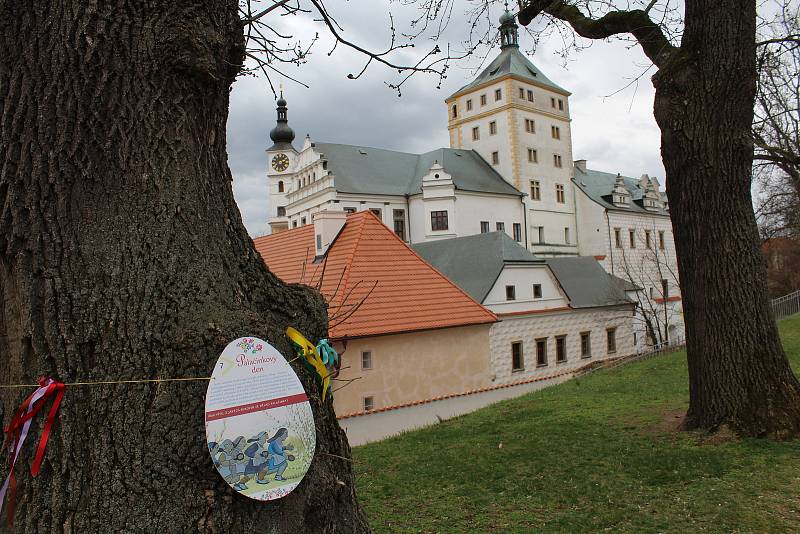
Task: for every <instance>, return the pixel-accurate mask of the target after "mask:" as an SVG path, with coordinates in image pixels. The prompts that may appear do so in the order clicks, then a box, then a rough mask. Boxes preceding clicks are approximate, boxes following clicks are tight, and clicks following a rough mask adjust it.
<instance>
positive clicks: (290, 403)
mask: <svg viewBox="0 0 800 534" xmlns="http://www.w3.org/2000/svg"><path fill="white" fill-rule="evenodd" d="M205 416H206V440H207V441H208V450H209V452H210V453H211V458H212V460H213V462H214V465H215V466H216V468H217V471H219V474H220V475H221V476H222V478H224V479H225V481H226V482H227V483H228V484H230V486H231V487H232V488H233V489H235V490H236V491H238V492H239V493H241V494H242V495H246V496H247V497H250V498H252V499H258V500H261V501H268V500H272V499H279V498H281V497H283V496H285V495H287V494H288V493H289V492H290V491H292V490H293V489H294V488H295V487H297V485H298V484H299V483H300V481H301V480H302V479H303V477H304V476H305V474H306V472H307V471H308V468H309V466H310V465H311V460H312V458H313V457H314V450H315V449H316V445H317V435H316V430H315V428H314V415H313V413H312V412H311V406H310V404H309V403H308V397H307V396H306V392H305V390H304V389H303V385H302V384H301V383H300V379H299V378H297V374H295V372H294V370H293V369H292V367H291V365H289V363H288V362H287V361H286V359H285V358H284V357H283V356H282V355H281V353H280V352H278V351H277V349H275V347H273V346H272V345H270V344H269V343H267V342H266V341H263V340H261V339H258V338H253V337H243V338H239V339H237V340H235V341H233V342H231V343H230V344H229V345H228V346H227V347H225V350H224V351H222V355H221V356H220V357H219V359H218V360H217V365H216V367H215V368H214V372H213V373H212V375H211V380H210V381H209V383H208V390H207V391H206V414H205Z"/></svg>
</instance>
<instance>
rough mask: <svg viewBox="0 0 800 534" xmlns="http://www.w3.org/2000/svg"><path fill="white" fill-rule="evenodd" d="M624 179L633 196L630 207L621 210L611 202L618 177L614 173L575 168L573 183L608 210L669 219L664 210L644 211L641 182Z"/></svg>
mask: <svg viewBox="0 0 800 534" xmlns="http://www.w3.org/2000/svg"><path fill="white" fill-rule="evenodd" d="M622 178H623V180H624V181H625V188H626V189H627V190H628V191H629V192H630V194H631V203H630V207H627V208H620V207H618V206H615V205H614V204H613V203H612V202H611V191H612V190H613V189H614V181H615V180H616V179H617V175H616V174H614V173H610V172H601V171H594V170H592V169H586V172H584V171H582V170H580V169H579V168H577V167H575V177H574V178H573V179H572V181H573V182H574V183H575V185H576V186H578V188H579V189H580V190H581V191H583V192H584V193H586V195H587V196H588V197H589V198H591V199H592V200H594V201H595V202H597V203H598V204H600V205H601V206H603V207H604V208H606V209H609V210H615V211H625V212H633V213H647V214H650V215H653V214H657V215H664V216H667V217H669V212H668V211H665V210H664V209H663V208H661V209H659V210H657V211H650V210H646V209H644V207H642V205H641V202H642V198H643V197H644V190H643V189H641V188H640V187H639V180H636V179H635V178H630V177H628V176H623V177H622ZM661 198H662V199H663V200H666V194H664V193H662V195H661Z"/></svg>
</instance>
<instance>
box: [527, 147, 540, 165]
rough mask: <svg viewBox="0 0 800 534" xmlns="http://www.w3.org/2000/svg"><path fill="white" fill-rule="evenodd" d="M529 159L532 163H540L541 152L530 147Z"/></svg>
mask: <svg viewBox="0 0 800 534" xmlns="http://www.w3.org/2000/svg"><path fill="white" fill-rule="evenodd" d="M528 161H530V162H531V163H539V154H538V153H537V152H536V149H535V148H529V149H528Z"/></svg>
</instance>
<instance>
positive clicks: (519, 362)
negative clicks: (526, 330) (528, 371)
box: [511, 341, 525, 371]
mask: <svg viewBox="0 0 800 534" xmlns="http://www.w3.org/2000/svg"><path fill="white" fill-rule="evenodd" d="M523 369H525V360H524V358H523V355H522V341H514V342H513V343H511V371H522V370H523Z"/></svg>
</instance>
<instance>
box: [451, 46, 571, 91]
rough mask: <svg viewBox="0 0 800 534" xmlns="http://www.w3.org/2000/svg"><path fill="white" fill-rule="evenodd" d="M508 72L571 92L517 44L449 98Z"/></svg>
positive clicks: (503, 52)
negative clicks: (535, 62)
mask: <svg viewBox="0 0 800 534" xmlns="http://www.w3.org/2000/svg"><path fill="white" fill-rule="evenodd" d="M508 74H512V75H515V76H518V77H520V78H522V79H525V80H531V81H534V82H538V83H539V84H541V85H544V86H547V87H550V88H552V89H555V90H556V91H558V92H560V93H564V94H566V95H569V94H570V93H569V91H567V90H566V89H564V88H563V87H560V86H558V85H556V84H555V83H554V82H553V81H552V80H550V79H549V78H548V77H547V76H545V75H544V74H543V73H542V71H540V70H539V69H538V68H536V65H534V64H533V63H531V61H530V60H529V59H528V58H527V57H526V56H525V54H523V53H522V52H520V51H519V48H517V47H516V46H511V47H508V48H506V49H504V50H503V51H502V52H500V54H499V55H498V56H497V57H496V58H494V61H492V62H491V63H490V64H489V66H488V67H486V68H485V69H483V72H481V73H480V74H479V75H478V77H477V78H475V79H474V80H472V81H471V82H470V83H468V84H467V85H465V86H464V87H462V88H461V89H459V90H458V91H456V92H455V93H453V94H452V95H450V97H448V99H449V98H452V97H453V96H454V95H457V94H458V93H460V92H461V91H464V90H466V89H471V88H473V87H477V86H478V85H481V84H483V83H485V82H491V81H492V80H497V79H500V78H502V77H503V76H506V75H508Z"/></svg>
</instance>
